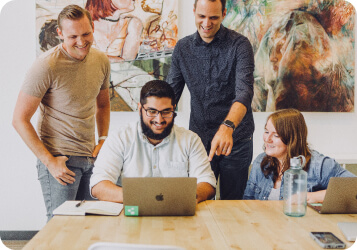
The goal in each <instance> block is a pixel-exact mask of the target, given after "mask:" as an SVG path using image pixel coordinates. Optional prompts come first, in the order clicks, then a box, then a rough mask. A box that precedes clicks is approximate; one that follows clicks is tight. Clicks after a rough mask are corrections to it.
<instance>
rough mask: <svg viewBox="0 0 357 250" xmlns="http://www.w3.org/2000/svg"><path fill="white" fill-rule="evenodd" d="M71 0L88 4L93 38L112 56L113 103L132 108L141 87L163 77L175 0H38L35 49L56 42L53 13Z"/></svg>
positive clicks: (174, 28)
mask: <svg viewBox="0 0 357 250" xmlns="http://www.w3.org/2000/svg"><path fill="white" fill-rule="evenodd" d="M69 4H77V5H79V6H81V7H83V8H85V9H87V10H88V11H89V12H90V14H91V16H92V19H93V22H94V34H93V35H94V43H93V47H94V48H97V49H99V50H101V51H103V52H104V53H106V55H107V56H108V58H109V60H110V62H111V86H110V95H111V109H112V111H135V110H137V103H138V102H139V99H140V90H141V87H142V86H143V85H144V84H145V83H146V82H147V81H150V80H153V79H161V80H163V79H165V78H166V76H167V74H168V70H169V68H170V64H171V54H172V52H173V49H174V47H175V45H176V42H177V32H178V28H177V0H36V34H37V36H36V39H37V40H36V41H37V55H39V54H41V53H43V52H45V51H47V50H49V49H51V48H52V47H54V46H56V45H58V44H59V43H60V42H61V40H60V38H59V36H58V35H57V32H56V28H57V16H58V14H59V12H60V11H61V10H62V9H63V8H64V7H65V6H67V5H69Z"/></svg>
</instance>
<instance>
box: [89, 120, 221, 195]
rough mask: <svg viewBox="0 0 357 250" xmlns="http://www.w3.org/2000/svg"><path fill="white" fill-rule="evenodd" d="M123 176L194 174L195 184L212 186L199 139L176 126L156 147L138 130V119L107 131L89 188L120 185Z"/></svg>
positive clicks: (183, 175)
mask: <svg viewBox="0 0 357 250" xmlns="http://www.w3.org/2000/svg"><path fill="white" fill-rule="evenodd" d="M123 177H196V178H197V183H200V182H207V183H209V184H211V185H212V186H213V187H214V188H215V187H216V179H215V176H214V173H213V171H212V170H211V165H210V162H209V161H208V157H207V152H206V150H205V148H204V146H203V144H202V141H201V139H200V138H199V137H198V135H197V134H195V133H194V132H192V131H189V130H187V129H185V128H181V127H177V126H176V125H174V126H173V128H172V131H171V133H170V135H169V136H167V137H166V138H164V139H163V141H162V142H161V143H159V144H158V145H156V146H154V145H153V144H151V143H150V142H149V141H148V139H147V137H146V136H145V135H144V134H143V133H142V129H141V125H140V122H135V123H129V124H128V125H127V126H124V127H121V128H119V129H117V130H115V131H114V132H112V133H110V134H109V136H108V138H107V139H106V141H105V142H104V144H103V146H102V148H101V150H100V153H99V155H98V157H97V160H96V162H95V167H94V169H93V175H92V177H91V179H90V190H92V187H93V186H94V185H96V184H97V183H99V182H101V181H103V180H109V181H111V182H113V183H119V184H120V183H121V179H122V178H123Z"/></svg>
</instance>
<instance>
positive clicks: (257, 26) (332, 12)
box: [223, 0, 355, 112]
mask: <svg viewBox="0 0 357 250" xmlns="http://www.w3.org/2000/svg"><path fill="white" fill-rule="evenodd" d="M223 24H224V25H225V26H226V27H228V28H231V29H233V30H236V31H237V32H239V33H241V34H243V35H244V36H246V37H247V38H248V39H249V40H250V42H251V44H252V46H253V50H254V55H255V71H254V79H255V82H254V97H253V102H252V109H253V111H256V112H265V111H267V112H270V111H275V110H278V109H283V108H296V109H298V110H300V111H305V112H353V111H354V85H355V84H354V74H355V72H354V68H355V34H354V25H355V9H354V8H353V6H352V4H350V3H348V2H347V1H344V0H297V1H291V0H269V1H268V0H246V1H238V0H228V1H227V16H226V18H225V20H224V22H223Z"/></svg>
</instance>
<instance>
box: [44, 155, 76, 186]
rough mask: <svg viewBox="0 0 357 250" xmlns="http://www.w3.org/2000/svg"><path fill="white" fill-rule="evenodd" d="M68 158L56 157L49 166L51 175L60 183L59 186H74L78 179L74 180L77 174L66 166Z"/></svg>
mask: <svg viewBox="0 0 357 250" xmlns="http://www.w3.org/2000/svg"><path fill="white" fill-rule="evenodd" d="M67 160H68V158H67V157H66V156H57V157H54V160H53V161H51V162H50V164H48V166H47V168H48V171H50V173H51V175H52V176H53V177H54V178H55V179H56V180H57V181H58V183H59V184H61V185H63V186H67V183H68V184H73V182H75V180H76V179H74V178H73V176H75V175H76V174H75V173H73V172H72V171H71V170H69V169H68V168H67V166H66V161H67Z"/></svg>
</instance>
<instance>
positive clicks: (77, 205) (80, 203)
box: [76, 200, 85, 207]
mask: <svg viewBox="0 0 357 250" xmlns="http://www.w3.org/2000/svg"><path fill="white" fill-rule="evenodd" d="M84 202H85V200H82V201H81V202H78V203H77V204H76V207H79V206H80V205H82V204H83V203H84Z"/></svg>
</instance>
